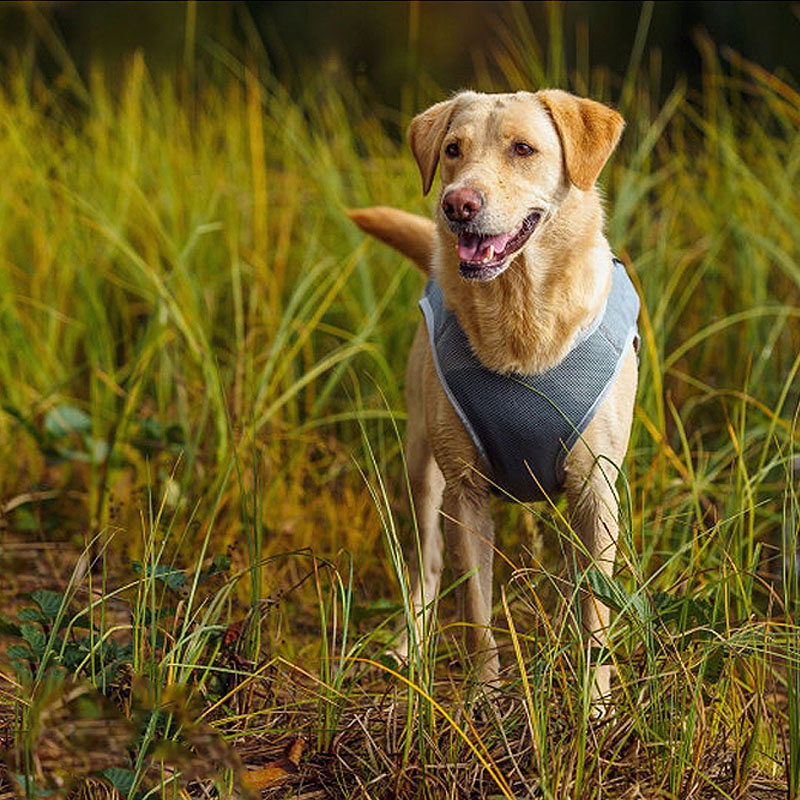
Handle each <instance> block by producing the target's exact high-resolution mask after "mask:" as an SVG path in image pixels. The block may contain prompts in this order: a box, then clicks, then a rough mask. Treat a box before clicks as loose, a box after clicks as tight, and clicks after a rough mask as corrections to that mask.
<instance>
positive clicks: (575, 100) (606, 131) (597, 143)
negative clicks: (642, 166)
mask: <svg viewBox="0 0 800 800" xmlns="http://www.w3.org/2000/svg"><path fill="white" fill-rule="evenodd" d="M536 97H538V98H539V99H540V100H541V101H542V103H544V105H545V108H547V110H548V111H549V112H550V116H551V117H552V118H553V122H554V123H555V126H556V130H557V131H558V136H559V138H560V139H561V146H562V148H563V150H564V161H565V163H566V166H567V175H569V179H570V181H572V183H573V184H575V186H577V187H578V188H579V189H582V190H583V191H586V190H588V189H591V188H592V185H593V184H594V182H595V181H596V180H597V176H598V175H599V174H600V170H601V169H603V166H604V165H605V163H606V161H608V157H609V156H610V155H611V153H612V152H613V150H614V148H615V147H616V146H617V142H618V141H619V137H620V135H621V134H622V129H623V128H624V127H625V120H624V119H623V118H622V115H621V114H619V113H618V112H616V111H614V109H613V108H609V107H608V106H604V105H603V104H602V103H598V102H596V101H595V100H587V99H586V98H583V97H576V96H575V95H574V94H570V93H569V92H562V91H561V90H560V89H545V90H544V91H541V92H537V93H536Z"/></svg>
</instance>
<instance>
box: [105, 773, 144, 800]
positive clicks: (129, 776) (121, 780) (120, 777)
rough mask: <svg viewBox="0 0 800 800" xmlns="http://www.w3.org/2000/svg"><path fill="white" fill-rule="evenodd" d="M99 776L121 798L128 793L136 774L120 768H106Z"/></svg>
mask: <svg viewBox="0 0 800 800" xmlns="http://www.w3.org/2000/svg"><path fill="white" fill-rule="evenodd" d="M101 774H102V776H103V777H104V778H105V779H106V780H107V781H109V783H111V785H112V786H113V787H114V788H115V789H116V790H117V791H118V792H119V793H120V794H121V795H123V796H125V795H127V794H128V793H129V792H130V790H131V788H132V787H133V781H134V780H135V778H136V773H135V772H134V771H133V770H132V769H123V768H122V767H108V768H107V769H104V770H103V772H102V773H101Z"/></svg>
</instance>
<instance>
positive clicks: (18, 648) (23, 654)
mask: <svg viewBox="0 0 800 800" xmlns="http://www.w3.org/2000/svg"><path fill="white" fill-rule="evenodd" d="M6 655H7V656H8V657H9V658H24V659H26V660H27V661H33V659H34V655H33V651H32V650H31V649H30V647H28V645H26V644H12V645H11V647H9V648H8V650H6Z"/></svg>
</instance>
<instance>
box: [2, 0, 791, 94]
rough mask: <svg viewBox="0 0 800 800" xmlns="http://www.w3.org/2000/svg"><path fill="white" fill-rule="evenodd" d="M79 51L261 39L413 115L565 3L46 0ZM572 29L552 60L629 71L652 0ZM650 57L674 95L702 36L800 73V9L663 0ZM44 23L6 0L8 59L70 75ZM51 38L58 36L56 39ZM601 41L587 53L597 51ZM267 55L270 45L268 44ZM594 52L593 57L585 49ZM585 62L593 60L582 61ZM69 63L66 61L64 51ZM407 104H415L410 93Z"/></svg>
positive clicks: (690, 74) (151, 58)
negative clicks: (506, 34)
mask: <svg viewBox="0 0 800 800" xmlns="http://www.w3.org/2000/svg"><path fill="white" fill-rule="evenodd" d="M35 5H36V6H37V7H38V8H39V9H40V11H41V12H42V13H43V14H44V15H46V18H47V19H48V21H49V23H50V24H51V25H52V26H53V29H54V31H55V32H57V33H58V35H59V38H60V40H61V41H62V42H63V43H64V44H65V45H66V48H67V50H68V52H69V55H70V57H71V59H72V60H73V61H74V63H75V65H76V67H77V68H78V70H79V71H80V72H81V73H82V74H84V75H85V74H87V70H88V67H89V64H90V63H91V62H92V61H93V60H96V61H100V62H102V63H103V65H104V67H105V69H106V70H107V71H109V72H110V73H111V74H114V73H115V72H116V73H117V74H118V75H119V74H121V72H122V70H123V68H124V65H125V64H126V63H127V61H128V59H129V58H130V56H131V54H132V53H133V51H134V50H135V49H137V48H141V49H142V50H143V51H144V52H145V53H146V55H147V63H148V67H149V68H150V69H151V70H156V71H158V70H159V69H161V70H166V71H171V70H173V69H175V68H176V67H178V66H179V65H180V64H181V63H183V62H184V61H185V58H186V56H187V53H186V49H187V47H188V48H194V47H197V48H199V49H200V50H202V49H204V48H205V47H206V46H207V45H208V44H209V41H213V42H214V44H215V45H216V46H219V45H221V46H222V47H224V48H226V49H228V50H230V51H231V52H233V53H236V54H242V53H243V52H244V51H245V50H246V49H247V47H248V46H249V45H252V44H253V36H254V35H255V34H257V35H258V37H259V40H260V42H263V47H264V49H265V51H266V53H267V55H268V58H269V62H270V64H271V66H272V69H273V70H274V71H275V72H276V74H277V75H278V77H279V78H280V79H281V80H282V81H283V82H284V83H285V84H287V83H288V84H289V85H291V84H292V83H293V82H295V81H297V80H298V79H299V77H300V75H302V73H303V72H304V71H305V70H307V69H309V68H311V65H315V64H316V65H319V64H326V63H331V62H332V61H333V62H335V63H338V64H339V65H341V68H342V69H343V70H344V71H345V72H346V73H347V74H348V75H351V76H353V77H355V78H356V79H358V78H359V77H360V78H361V79H362V80H361V84H362V87H364V88H367V87H368V88H369V91H370V92H371V93H372V94H373V95H374V96H375V97H377V98H379V99H380V100H381V102H383V103H384V104H385V105H387V106H388V107H391V108H400V107H401V105H402V102H403V99H404V95H403V93H404V91H405V92H407V91H408V90H407V87H408V85H409V84H412V85H413V84H415V83H416V82H418V81H419V80H420V79H421V77H422V76H425V79H426V80H431V81H433V82H434V83H435V85H436V86H437V87H438V88H439V89H440V90H441V91H442V92H450V91H453V90H455V89H459V88H464V87H469V86H471V85H472V83H473V81H474V77H475V74H476V72H481V71H484V70H486V69H489V70H490V71H492V72H493V74H494V77H495V78H496V77H498V75H499V72H498V70H497V69H496V67H495V65H493V64H491V65H489V66H487V64H489V63H490V62H491V59H490V58H488V55H489V53H490V51H491V50H492V49H493V48H494V46H495V45H496V43H497V38H498V36H499V35H500V34H499V33H498V31H499V29H502V28H503V27H505V28H507V29H513V28H514V27H515V25H516V24H518V23H519V20H520V18H521V17H526V18H528V19H529V20H530V24H531V29H532V31H533V32H534V33H535V34H538V36H539V39H540V44H541V45H542V47H543V48H544V49H545V50H546V49H547V44H548V36H547V30H548V27H549V25H550V21H551V18H552V14H553V13H554V9H553V7H552V4H548V3H546V2H519V3H508V2H464V3H455V4H454V3H452V2H435V1H433V2H420V1H419V0H410V2H386V1H384V0H378V1H377V2H330V1H329V0H318V1H317V2H303V1H302V0H279V1H278V2H241V3H231V2H218V1H217V0H212V1H210V2H202V3H197V4H193V3H190V4H188V6H187V5H186V4H184V3H180V2H172V3H168V2H167V3H160V2H147V1H145V2H111V3H90V2H47V3H36V4H35ZM556 13H557V14H558V15H559V16H560V17H561V18H562V24H563V30H564V32H565V35H564V39H563V42H561V43H560V46H561V47H562V48H563V54H562V53H549V54H548V53H544V54H543V55H544V56H545V57H546V58H549V60H550V63H551V64H556V63H560V62H561V59H562V57H563V63H564V65H565V67H566V69H567V70H569V71H572V70H574V69H576V68H577V67H579V66H580V64H579V63H578V58H579V57H580V58H581V59H584V60H588V64H589V65H590V66H591V67H596V66H604V67H606V68H608V69H609V71H610V72H611V73H612V74H613V75H616V76H623V75H624V74H625V71H626V69H627V68H628V66H629V63H630V55H631V52H632V51H633V45H634V40H635V37H636V32H637V29H638V25H639V19H640V15H641V13H642V3H641V2H586V0H575V1H574V2H569V3H564V4H563V5H561V6H560V7H559V8H558V9H557V12H556ZM648 13H649V14H652V20H651V22H650V25H649V27H648V31H647V42H646V49H647V51H648V52H651V51H658V53H659V56H658V58H659V61H660V80H661V88H662V91H669V89H670V88H671V87H672V85H673V84H674V81H675V79H676V78H677V77H678V76H685V77H686V78H687V79H688V81H689V84H690V85H691V86H694V87H698V86H699V85H700V80H701V74H702V59H701V55H700V52H699V50H698V47H697V44H696V38H695V37H696V36H697V35H698V34H705V35H707V36H708V38H709V39H710V40H711V41H713V42H714V43H715V44H716V45H717V46H719V47H720V48H725V47H729V48H731V49H733V50H735V51H736V52H737V53H739V54H740V55H741V56H743V57H744V58H747V59H748V60H751V61H754V62H755V63H757V64H759V65H760V66H762V67H764V68H765V69H767V70H769V71H775V70H777V71H778V74H781V73H784V74H786V75H791V76H794V78H795V79H796V78H797V77H798V75H799V74H800V49H798V47H797V46H796V42H797V37H798V28H800V22H799V21H798V4H797V3H793V2H759V1H758V0H752V1H751V0H731V1H730V2H713V1H712V0H699V1H695V2H692V0H664V2H659V3H656V4H654V5H653V7H652V9H650V10H649V11H648ZM41 34H42V30H41V26H38V25H36V24H31V14H30V13H29V11H26V9H25V7H24V4H22V3H15V2H8V0H6V2H3V3H2V4H0V37H2V43H3V47H2V53H0V58H2V57H3V55H5V56H7V54H8V53H9V52H10V51H12V50H13V49H15V48H19V47H25V46H33V47H36V49H37V54H38V58H39V59H40V62H41V64H42V66H43V67H45V68H48V69H50V70H52V69H53V68H55V69H57V68H58V66H57V64H53V63H52V59H53V58H54V56H55V54H54V53H53V52H52V50H51V49H50V48H49V47H48V42H47V39H48V38H49V37H47V36H45V37H42V35H41ZM51 43H52V42H51ZM585 44H588V45H589V46H588V48H586V47H585ZM259 49H260V48H259ZM587 50H588V52H586V51H587ZM579 54H580V55H579ZM55 57H56V59H57V56H55ZM405 99H406V101H408V98H405Z"/></svg>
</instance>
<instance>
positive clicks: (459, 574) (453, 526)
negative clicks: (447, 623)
mask: <svg viewBox="0 0 800 800" xmlns="http://www.w3.org/2000/svg"><path fill="white" fill-rule="evenodd" d="M444 515H445V523H444V529H445V538H446V541H447V550H448V553H449V556H450V563H451V564H452V567H453V578H454V580H455V581H461V582H460V584H459V586H458V588H457V590H456V591H457V593H458V600H459V610H460V612H461V614H460V615H461V619H462V620H463V621H464V624H465V626H466V631H465V633H466V637H465V638H466V645H467V652H468V654H469V656H470V658H471V659H472V663H473V665H474V667H475V670H476V672H477V674H478V677H479V679H480V681H481V682H482V683H484V684H496V683H497V679H498V674H499V671H500V660H499V657H498V655H497V646H496V645H495V641H494V636H493V635H492V629H491V623H492V561H493V557H494V524H493V523H492V518H491V516H490V515H489V493H488V490H487V489H486V487H484V486H480V487H479V486H475V485H474V483H472V482H471V481H468V482H464V481H451V482H448V483H447V484H446V485H445V490H444ZM465 576H467V577H465Z"/></svg>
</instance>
